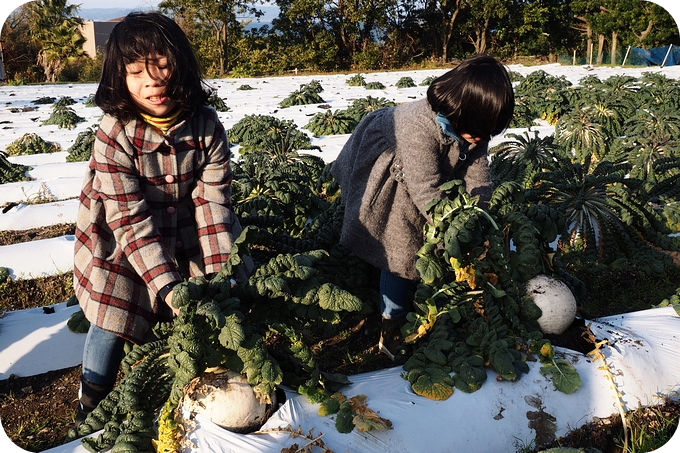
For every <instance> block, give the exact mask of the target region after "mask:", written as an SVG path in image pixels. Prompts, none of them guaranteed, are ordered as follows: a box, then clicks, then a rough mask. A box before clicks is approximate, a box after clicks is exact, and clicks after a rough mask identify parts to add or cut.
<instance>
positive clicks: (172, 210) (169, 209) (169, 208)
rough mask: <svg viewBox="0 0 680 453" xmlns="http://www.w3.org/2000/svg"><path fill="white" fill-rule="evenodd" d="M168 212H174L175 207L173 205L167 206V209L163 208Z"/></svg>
mask: <svg viewBox="0 0 680 453" xmlns="http://www.w3.org/2000/svg"><path fill="white" fill-rule="evenodd" d="M165 211H166V212H167V213H168V214H174V213H175V208H174V207H173V206H169V207H168V209H166V210H165Z"/></svg>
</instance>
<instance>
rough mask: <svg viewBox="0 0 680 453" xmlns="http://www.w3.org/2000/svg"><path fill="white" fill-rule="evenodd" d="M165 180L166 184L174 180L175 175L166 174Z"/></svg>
mask: <svg viewBox="0 0 680 453" xmlns="http://www.w3.org/2000/svg"><path fill="white" fill-rule="evenodd" d="M165 182H167V183H168V184H172V183H173V182H175V177H174V176H172V175H167V176H166V177H165Z"/></svg>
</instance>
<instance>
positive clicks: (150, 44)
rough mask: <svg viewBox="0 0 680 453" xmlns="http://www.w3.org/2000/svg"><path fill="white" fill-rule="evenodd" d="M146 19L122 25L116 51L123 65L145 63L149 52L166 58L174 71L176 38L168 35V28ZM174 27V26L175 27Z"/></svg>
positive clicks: (177, 50)
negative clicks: (154, 52)
mask: <svg viewBox="0 0 680 453" xmlns="http://www.w3.org/2000/svg"><path fill="white" fill-rule="evenodd" d="M161 17H162V16H161ZM148 19H149V18H148V17H145V16H140V17H136V18H135V20H134V21H127V23H123V24H121V25H123V28H124V29H123V30H121V33H119V34H118V36H117V37H118V43H117V44H118V51H119V53H120V56H121V57H122V58H123V64H126V65H127V64H130V63H133V62H135V61H146V60H147V59H148V56H149V53H150V52H151V51H154V50H155V51H156V53H158V54H159V55H162V56H164V57H167V59H168V65H170V68H171V69H174V68H175V67H176V65H177V59H176V55H177V54H178V53H179V49H178V48H177V45H176V44H175V43H176V42H178V41H177V39H176V37H175V38H174V39H173V36H171V34H170V33H169V32H170V31H171V29H170V30H168V28H169V27H167V26H166V27H162V26H161V24H159V23H158V20H157V19H156V20H148ZM173 25H175V24H174V22H173ZM175 26H176V25H175Z"/></svg>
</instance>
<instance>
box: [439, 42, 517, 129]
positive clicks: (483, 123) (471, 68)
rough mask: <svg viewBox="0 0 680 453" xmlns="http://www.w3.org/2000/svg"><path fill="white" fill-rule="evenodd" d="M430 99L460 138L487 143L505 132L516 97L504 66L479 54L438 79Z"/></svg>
mask: <svg viewBox="0 0 680 453" xmlns="http://www.w3.org/2000/svg"><path fill="white" fill-rule="evenodd" d="M427 100H428V102H429V103H430V107H431V108H432V110H434V111H435V112H437V113H441V114H442V115H444V116H446V117H447V118H448V120H449V122H450V123H451V125H452V126H453V127H454V129H455V130H456V133H457V134H458V135H461V134H470V135H471V136H473V137H478V138H480V139H482V140H484V141H488V140H490V139H491V136H493V135H498V134H500V133H501V132H503V131H504V130H505V129H506V128H507V127H508V124H510V120H511V119H512V114H513V112H514V109H515V94H514V91H513V88H512V82H511V81H510V77H509V75H508V71H507V70H506V69H505V67H504V66H503V65H502V64H501V63H500V62H499V61H498V60H496V59H495V58H494V57H492V56H489V55H483V54H482V55H477V56H475V57H472V58H469V59H467V60H465V61H463V62H462V63H461V64H460V65H458V66H456V67H455V68H454V69H452V70H450V71H449V72H447V73H445V74H443V75H442V76H440V77H438V78H437V79H435V80H434V81H433V82H432V83H431V84H430V87H429V88H428V89H427Z"/></svg>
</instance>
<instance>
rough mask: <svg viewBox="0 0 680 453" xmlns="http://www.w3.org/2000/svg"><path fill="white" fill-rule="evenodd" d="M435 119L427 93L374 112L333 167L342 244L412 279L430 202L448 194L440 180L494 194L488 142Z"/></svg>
mask: <svg viewBox="0 0 680 453" xmlns="http://www.w3.org/2000/svg"><path fill="white" fill-rule="evenodd" d="M435 118H436V113H435V112H434V111H432V109H431V108H430V105H429V103H428V101H427V99H421V100H418V101H413V102H409V103H406V104H401V105H399V106H396V107H390V108H384V109H381V110H378V111H375V112H372V113H371V114H369V115H367V116H366V117H365V118H364V119H363V120H362V121H361V123H360V124H359V125H358V126H357V128H356V129H355V131H354V133H353V134H352V135H351V136H350V138H349V139H348V141H347V143H346V144H345V146H344V147H343V149H342V151H341V152H340V154H339V155H338V158H337V159H336V161H335V162H334V164H333V166H332V169H331V172H332V174H333V176H334V177H335V178H336V180H337V181H338V183H339V184H340V188H341V191H342V198H343V201H344V203H345V215H344V220H343V225H342V233H341V238H340V243H341V244H343V245H344V246H345V247H347V248H349V249H350V250H351V251H352V252H354V253H355V254H357V255H358V256H359V257H361V258H363V259H364V260H366V261H367V262H369V263H370V264H372V265H373V266H375V267H377V268H379V269H384V270H387V271H389V272H392V273H394V274H396V275H399V276H401V277H404V278H407V279H410V280H417V279H418V278H419V275H418V272H417V271H416V266H415V263H416V258H417V256H416V253H417V252H418V250H419V249H420V247H421V246H422V245H423V227H424V226H425V223H426V222H427V221H428V220H429V216H428V214H427V211H426V207H427V205H428V203H429V202H430V201H432V200H434V199H440V198H441V197H442V192H441V190H440V189H439V186H441V184H443V183H444V182H446V181H448V180H451V179H462V180H463V181H464V182H465V186H466V190H467V191H468V193H470V194H471V195H472V196H477V197H479V198H480V199H481V200H482V201H487V200H488V199H489V197H490V195H491V178H490V175H489V165H488V159H487V148H488V143H486V142H479V143H476V144H470V145H468V144H467V143H465V144H464V145H459V144H458V142H456V141H455V140H454V139H453V138H451V137H449V136H447V135H445V134H444V133H443V132H442V129H441V126H440V125H439V123H437V121H436V120H435ZM461 148H462V149H461ZM462 159H464V160H462Z"/></svg>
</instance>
